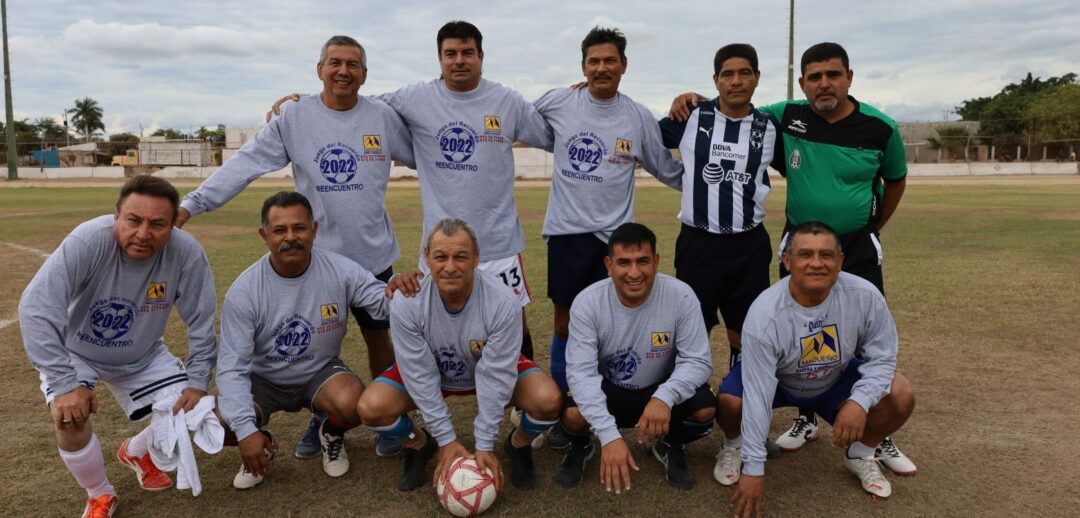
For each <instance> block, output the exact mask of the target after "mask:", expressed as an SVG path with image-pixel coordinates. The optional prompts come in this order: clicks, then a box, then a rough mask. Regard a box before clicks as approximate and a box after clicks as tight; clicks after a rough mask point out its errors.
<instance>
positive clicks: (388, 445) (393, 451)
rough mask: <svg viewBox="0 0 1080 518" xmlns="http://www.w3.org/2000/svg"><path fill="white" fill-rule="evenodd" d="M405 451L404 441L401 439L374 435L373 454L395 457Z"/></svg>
mask: <svg viewBox="0 0 1080 518" xmlns="http://www.w3.org/2000/svg"><path fill="white" fill-rule="evenodd" d="M404 451H405V443H404V441H402V440H401V439H388V438H386V437H383V436H381V435H376V436H375V455H376V456H378V457H396V456H398V455H401V453H402V452H404Z"/></svg>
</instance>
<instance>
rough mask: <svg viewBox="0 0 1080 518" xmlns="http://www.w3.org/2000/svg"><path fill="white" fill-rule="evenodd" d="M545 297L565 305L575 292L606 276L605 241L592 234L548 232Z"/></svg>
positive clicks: (567, 305) (570, 300)
mask: <svg viewBox="0 0 1080 518" xmlns="http://www.w3.org/2000/svg"><path fill="white" fill-rule="evenodd" d="M547 245H548V298H550V299H551V302H552V303H553V304H555V305H556V306H562V307H565V308H569V307H570V306H571V305H573V303H574V299H575V298H577V296H578V293H581V291H582V290H584V289H585V288H588V287H589V285H590V284H592V283H594V282H597V281H601V280H604V279H606V278H607V276H608V273H607V267H605V266H604V256H606V255H607V243H605V242H603V241H601V240H600V239H599V238H597V237H596V236H595V235H593V234H570V235H559V236H548V238H547Z"/></svg>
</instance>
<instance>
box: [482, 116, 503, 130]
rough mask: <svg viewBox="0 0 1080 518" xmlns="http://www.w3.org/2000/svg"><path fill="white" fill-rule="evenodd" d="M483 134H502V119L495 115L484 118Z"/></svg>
mask: <svg viewBox="0 0 1080 518" xmlns="http://www.w3.org/2000/svg"><path fill="white" fill-rule="evenodd" d="M484 132H485V133H500V132H502V119H500V118H498V117H496V116H495V115H485V116H484Z"/></svg>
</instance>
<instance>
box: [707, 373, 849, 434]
mask: <svg viewBox="0 0 1080 518" xmlns="http://www.w3.org/2000/svg"><path fill="white" fill-rule="evenodd" d="M863 363H865V362H863V361H862V360H860V359H857V358H852V359H851V361H850V362H848V366H847V368H846V369H844V372H843V373H842V374H840V379H838V380H836V384H834V385H833V386H832V387H829V389H828V390H826V391H825V392H823V393H821V394H820V395H818V396H817V397H812V398H797V397H794V396H792V395H790V394H788V393H787V392H784V389H782V388H780V387H779V386H777V387H776V395H774V396H773V403H772V407H773V408H781V407H787V406H793V407H799V408H810V409H813V411H814V413H816V414H817V415H819V416H821V418H822V419H824V420H825V421H827V422H828V423H829V424H833V421H835V420H836V411H837V410H839V409H840V405H842V404H844V401H847V400H848V399H850V398H851V387H854V386H855V383H856V382H857V381H859V380H860V379H862V375H861V374H859V366H860V365H862V364H863ZM717 392H719V393H720V394H728V395H730V396H735V397H738V398H740V399H741V398H742V397H743V383H742V361H739V362H737V363H735V366H734V367H732V368H731V372H728V374H727V376H724V381H721V382H720V388H719V389H717Z"/></svg>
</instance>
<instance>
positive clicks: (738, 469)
mask: <svg viewBox="0 0 1080 518" xmlns="http://www.w3.org/2000/svg"><path fill="white" fill-rule="evenodd" d="M712 476H713V478H715V479H716V481H717V482H719V483H720V485H721V486H733V485H735V484H736V483H737V482H738V481H739V477H740V476H742V456H741V455H740V448H728V447H726V446H724V447H721V448H720V453H717V454H716V466H715V467H713V470H712Z"/></svg>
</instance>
